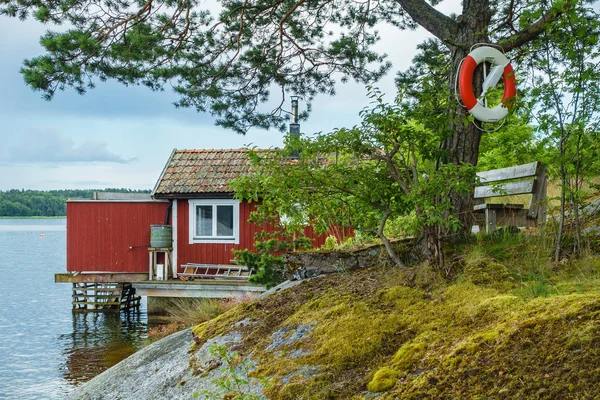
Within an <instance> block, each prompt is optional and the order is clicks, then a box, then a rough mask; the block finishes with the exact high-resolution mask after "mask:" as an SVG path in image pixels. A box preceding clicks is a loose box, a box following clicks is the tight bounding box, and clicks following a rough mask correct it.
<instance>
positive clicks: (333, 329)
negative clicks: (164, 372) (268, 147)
mask: <svg viewBox="0 0 600 400" xmlns="http://www.w3.org/2000/svg"><path fill="white" fill-rule="evenodd" d="M519 240H521V239H519ZM494 245H495V244H494ZM519 245H520V246H525V245H524V244H519ZM534 250H535V251H537V249H534ZM493 251H494V252H496V255H497V257H492V256H491V255H490V252H487V249H486V248H485V247H482V248H480V249H477V251H474V250H473V249H472V248H466V250H464V253H463V254H462V255H461V257H462V260H463V261H461V264H462V265H464V270H462V271H458V274H457V275H456V276H457V278H456V279H455V280H454V281H450V282H448V281H441V280H440V279H439V276H437V275H436V274H431V271H429V272H427V274H422V275H421V276H423V277H424V276H427V275H430V276H432V280H431V281H429V282H425V281H423V282H420V283H419V284H415V281H414V280H412V281H410V282H409V281H406V279H405V278H404V276H405V275H404V274H399V273H398V269H396V268H394V267H389V266H386V267H371V268H366V269H361V270H358V271H355V272H350V273H343V274H331V275H327V276H321V277H318V278H313V279H309V280H306V281H303V282H302V283H301V284H299V285H296V286H294V287H291V288H289V289H286V290H283V291H280V292H277V293H274V294H272V295H270V296H268V297H266V298H263V299H260V300H257V301H255V302H252V303H249V304H243V305H240V306H239V307H237V308H235V309H233V310H231V311H229V312H228V313H226V314H223V315H221V316H219V317H218V318H216V319H214V320H211V321H208V322H206V323H203V324H202V325H199V326H197V327H196V328H194V330H193V332H194V335H195V339H194V342H195V343H194V345H193V347H194V348H204V346H205V345H206V343H207V342H208V341H210V340H211V339H213V338H215V337H222V336H223V335H228V334H229V333H231V332H237V333H238V334H239V340H237V341H236V342H235V343H229V346H230V348H231V350H235V351H237V352H238V353H239V354H240V356H241V358H242V359H244V360H249V361H251V362H252V365H253V366H254V367H255V368H254V370H253V371H252V373H251V374H250V377H251V378H264V379H266V380H268V381H269V385H266V386H265V389H264V391H263V394H264V396H265V397H266V398H269V399H294V400H296V399H315V400H317V399H318V400H322V399H363V398H374V397H376V398H378V399H441V398H445V399H509V398H510V399H512V398H523V399H525V398H527V399H586V398H590V399H591V398H596V397H597V396H598V393H600V280H599V276H600V275H599V274H598V273H597V271H598V265H600V264H598V258H597V257H593V256H591V257H589V258H587V259H584V260H579V261H577V262H576V263H575V264H573V265H571V266H565V268H563V269H557V268H554V269H547V270H546V269H543V268H545V267H541V266H535V269H533V270H528V269H527V268H530V267H529V265H532V260H529V259H525V258H523V259H517V258H513V259H510V260H509V258H504V257H508V256H505V255H503V254H508V252H504V253H503V251H499V250H498V249H494V250H493ZM513 255H514V254H513ZM523 257H526V255H524V256H523ZM458 258H459V257H457V259H458ZM507 260H509V261H507ZM532 271H533V272H532ZM417 275H418V274H417ZM542 275H543V279H544V281H543V284H544V285H546V286H547V287H548V288H551V289H552V290H548V291H547V293H546V295H544V296H532V295H530V293H529V292H527V290H524V289H523V288H527V287H528V285H530V284H534V283H535V282H541V280H540V279H541V278H539V277H540V276H542ZM193 356H194V355H193V354H190V357H193ZM191 379H204V378H202V377H201V376H192V377H190V378H188V379H187V381H188V383H189V382H190V380H191ZM185 386H187V384H186V385H185ZM185 386H184V387H183V388H181V389H180V390H184V391H185V390H186V389H185ZM189 386H190V387H193V386H194V385H189ZM188 394H189V395H191V394H192V393H188Z"/></svg>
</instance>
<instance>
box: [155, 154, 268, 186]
mask: <svg viewBox="0 0 600 400" xmlns="http://www.w3.org/2000/svg"><path fill="white" fill-rule="evenodd" d="M249 151H254V150H247V149H230V150H173V153H172V154H171V157H170V158H169V160H168V161H167V165H166V166H165V169H164V170H163V173H162V174H161V176H160V178H159V179H158V182H157V183H156V186H155V188H154V192H153V195H155V196H158V197H161V196H166V195H176V194H193V193H231V192H232V191H233V190H232V189H231V188H230V187H229V182H230V181H232V180H233V179H235V178H238V177H240V176H244V175H247V174H248V173H249V172H250V160H249V158H248V152H249ZM258 151H268V150H258Z"/></svg>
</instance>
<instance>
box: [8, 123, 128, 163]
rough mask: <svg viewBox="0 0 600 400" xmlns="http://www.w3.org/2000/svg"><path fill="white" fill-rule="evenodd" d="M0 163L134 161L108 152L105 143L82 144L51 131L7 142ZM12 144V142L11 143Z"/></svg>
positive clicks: (27, 132)
mask: <svg viewBox="0 0 600 400" xmlns="http://www.w3.org/2000/svg"><path fill="white" fill-rule="evenodd" d="M3 140H4V141H5V144H6V147H5V151H4V155H2V154H0V160H3V161H6V162H9V163H26V164H47V163H50V164H65V163H97V162H102V163H119V164H128V163H130V162H132V161H134V160H135V158H131V159H126V158H123V157H122V156H120V155H118V154H115V153H112V152H111V151H109V150H108V148H107V144H106V142H105V141H102V140H97V139H87V140H85V141H83V142H82V143H79V144H78V143H75V141H74V140H73V139H72V138H71V137H68V136H64V135H60V134H57V133H54V132H42V131H40V130H29V131H26V132H25V133H23V134H22V135H20V136H19V137H17V138H14V137H13V138H12V139H9V140H8V143H6V138H5V139H3ZM11 142H12V143H11Z"/></svg>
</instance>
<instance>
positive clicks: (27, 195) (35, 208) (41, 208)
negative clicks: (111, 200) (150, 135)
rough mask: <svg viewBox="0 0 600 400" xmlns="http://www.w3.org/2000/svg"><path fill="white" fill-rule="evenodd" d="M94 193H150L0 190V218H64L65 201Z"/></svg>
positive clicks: (85, 197) (120, 190) (114, 190)
mask: <svg viewBox="0 0 600 400" xmlns="http://www.w3.org/2000/svg"><path fill="white" fill-rule="evenodd" d="M94 192H118V193H150V190H133V189H125V188H120V189H115V188H106V189H61V190H31V189H28V190H25V189H11V190H6V191H1V190H0V217H64V216H65V215H67V207H66V201H67V199H91V198H92V195H93V193H94Z"/></svg>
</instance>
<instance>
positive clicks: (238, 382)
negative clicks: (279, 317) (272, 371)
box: [194, 345, 267, 400]
mask: <svg viewBox="0 0 600 400" xmlns="http://www.w3.org/2000/svg"><path fill="white" fill-rule="evenodd" d="M209 351H210V354H211V355H212V356H213V357H215V358H216V359H217V362H219V363H220V365H223V368H222V369H221V372H222V374H223V375H222V376H221V377H220V378H215V379H213V380H212V383H213V384H214V385H216V386H217V387H218V389H217V390H215V391H212V390H207V389H204V390H201V391H200V392H196V393H194V398H202V399H205V400H222V399H227V400H260V399H264V396H262V395H260V394H250V393H244V388H247V387H248V386H249V384H250V381H249V379H248V373H249V372H250V370H251V369H252V365H251V363H250V362H249V361H248V360H243V359H242V357H241V356H240V355H239V354H238V353H237V352H235V351H234V352H229V351H228V350H227V347H226V346H224V345H220V346H218V345H215V346H211V347H210V348H209ZM259 381H260V383H261V384H262V385H263V386H267V382H266V379H265V378H260V379H259ZM200 396H203V397H200Z"/></svg>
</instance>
